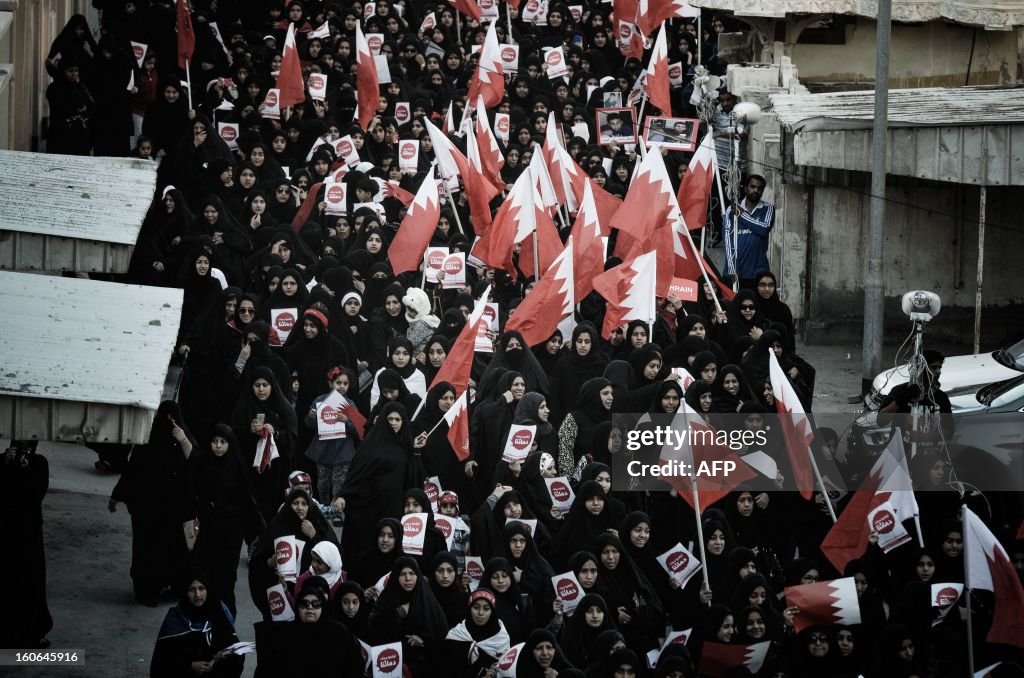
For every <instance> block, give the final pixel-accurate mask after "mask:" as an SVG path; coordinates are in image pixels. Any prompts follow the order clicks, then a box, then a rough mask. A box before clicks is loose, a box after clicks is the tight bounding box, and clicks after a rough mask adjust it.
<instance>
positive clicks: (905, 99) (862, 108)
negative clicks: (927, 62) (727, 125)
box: [771, 87, 1024, 132]
mask: <svg viewBox="0 0 1024 678" xmlns="http://www.w3.org/2000/svg"><path fill="white" fill-rule="evenodd" d="M771 101H772V108H773V109H774V110H775V112H776V113H777V114H778V116H779V122H781V123H782V125H783V126H784V127H785V128H786V129H787V130H788V131H791V132H800V131H808V132H821V131H833V130H851V129H871V125H872V121H873V120H874V115H875V93H874V91H873V90H864V91H859V92H829V93H822V94H773V95H772V96H771ZM1014 123H1024V87H929V88H922V89H894V90H891V91H890V92H889V127H952V126H960V125H963V126H979V125H1007V124H1014Z"/></svg>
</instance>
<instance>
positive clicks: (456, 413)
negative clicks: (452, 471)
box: [444, 390, 469, 461]
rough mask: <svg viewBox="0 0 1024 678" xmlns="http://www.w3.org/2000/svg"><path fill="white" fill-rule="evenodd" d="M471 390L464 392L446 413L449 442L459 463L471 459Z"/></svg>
mask: <svg viewBox="0 0 1024 678" xmlns="http://www.w3.org/2000/svg"><path fill="white" fill-rule="evenodd" d="M467 393H469V390H465V391H463V392H462V395H460V396H459V397H458V398H456V399H455V403H454V404H453V405H452V406H451V407H449V408H448V411H447V412H445V413H444V420H445V422H446V423H447V424H448V442H449V443H451V446H452V450H453V451H454V452H455V456H456V457H458V458H459V461H465V460H466V458H467V457H469V409H468V404H467V403H468V400H467V398H466V394H467Z"/></svg>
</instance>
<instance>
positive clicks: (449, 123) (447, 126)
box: [441, 101, 455, 135]
mask: <svg viewBox="0 0 1024 678" xmlns="http://www.w3.org/2000/svg"><path fill="white" fill-rule="evenodd" d="M454 108H455V102H453V101H449V102H448V110H446V111H445V112H444V120H442V121H441V132H442V133H444V134H446V135H447V134H453V133H455V112H454Z"/></svg>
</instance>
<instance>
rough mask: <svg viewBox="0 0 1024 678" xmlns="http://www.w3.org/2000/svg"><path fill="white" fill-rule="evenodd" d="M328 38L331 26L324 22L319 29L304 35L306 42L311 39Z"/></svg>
mask: <svg viewBox="0 0 1024 678" xmlns="http://www.w3.org/2000/svg"><path fill="white" fill-rule="evenodd" d="M329 37H331V25H330V24H329V23H327V22H326V21H325V22H323V23H322V24H320V28H317V29H316V30H313V31H310V32H309V33H308V34H306V39H307V40H312V39H313V38H329Z"/></svg>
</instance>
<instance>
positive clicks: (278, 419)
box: [231, 367, 298, 520]
mask: <svg viewBox="0 0 1024 678" xmlns="http://www.w3.org/2000/svg"><path fill="white" fill-rule="evenodd" d="M231 428H232V429H233V430H234V432H235V435H236V436H237V437H238V442H239V444H240V445H241V451H242V459H243V460H245V462H246V468H247V469H248V472H249V473H250V474H254V475H255V479H254V482H253V484H254V486H255V489H256V495H255V499H256V501H257V503H258V504H259V507H260V512H261V513H262V514H263V517H264V518H266V519H267V520H270V519H271V518H272V517H273V516H274V514H275V513H276V512H277V507H278V506H280V505H281V493H282V492H284V490H285V489H286V488H287V487H288V484H287V478H288V474H289V473H290V472H291V471H292V469H293V464H294V453H295V443H296V440H297V435H298V421H297V419H296V417H295V410H294V409H292V406H291V403H289V402H288V400H287V398H286V397H285V394H284V391H283V390H282V388H281V387H280V386H279V385H278V383H277V379H276V378H275V377H274V373H273V372H272V371H271V369H270V368H269V367H257V368H256V369H255V370H253V371H252V374H251V376H250V378H249V379H248V380H247V381H246V385H245V387H244V388H243V390H242V395H241V397H240V398H239V399H238V405H237V406H236V407H235V413H234V416H233V417H232V419H231ZM264 438H267V439H268V441H267V446H268V447H269V440H270V439H273V440H274V442H275V443H276V445H277V451H278V454H279V455H280V457H279V458H278V459H274V460H271V459H270V451H269V450H267V451H266V452H265V454H264V455H263V457H262V460H261V463H260V464H259V465H258V466H256V467H253V463H254V462H255V461H256V453H257V450H258V447H257V444H258V443H260V442H261V441H262V439H264Z"/></svg>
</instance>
